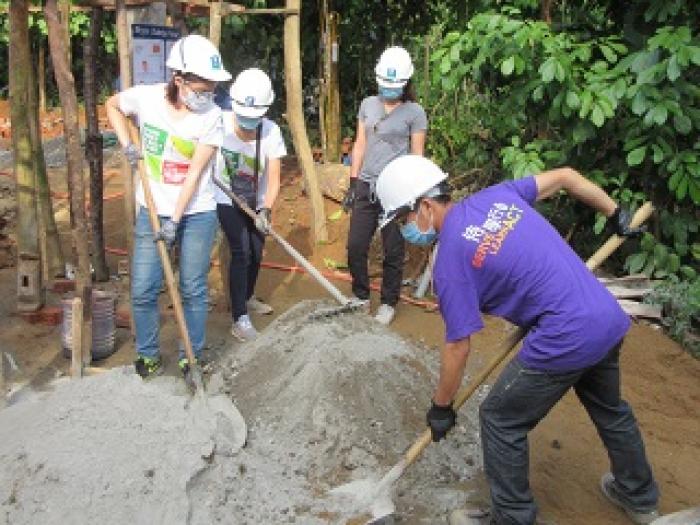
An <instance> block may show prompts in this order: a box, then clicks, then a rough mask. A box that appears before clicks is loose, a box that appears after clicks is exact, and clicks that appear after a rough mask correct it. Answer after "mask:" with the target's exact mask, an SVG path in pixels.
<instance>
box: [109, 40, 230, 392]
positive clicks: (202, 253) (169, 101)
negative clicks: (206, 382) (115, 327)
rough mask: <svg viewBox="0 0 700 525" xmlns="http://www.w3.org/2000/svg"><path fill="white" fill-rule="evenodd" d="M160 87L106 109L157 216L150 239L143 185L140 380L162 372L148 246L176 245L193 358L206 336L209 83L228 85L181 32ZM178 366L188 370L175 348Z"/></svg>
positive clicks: (200, 43)
mask: <svg viewBox="0 0 700 525" xmlns="http://www.w3.org/2000/svg"><path fill="white" fill-rule="evenodd" d="M166 65H167V67H168V68H170V69H172V70H173V76H172V78H171V79H170V81H169V82H168V83H167V84H155V85H141V86H134V87H132V88H129V89H127V90H125V91H122V92H120V93H117V94H116V95H114V96H112V97H111V98H110V99H109V100H108V101H107V105H106V109H107V116H108V118H109V120H110V122H111V124H112V126H113V127H114V130H115V132H116V134H117V137H118V138H119V142H120V143H121V145H122V147H123V148H124V154H125V155H126V157H127V158H128V159H129V162H130V163H131V164H132V166H134V167H135V166H136V164H137V162H138V160H139V159H141V158H143V162H144V166H145V169H146V176H147V177H148V179H149V183H150V189H151V192H152V193H153V198H154V201H155V205H156V208H157V213H158V216H159V217H160V227H161V229H160V232H159V234H158V236H157V238H156V237H155V236H154V235H153V230H152V228H151V224H150V221H149V216H148V211H147V210H146V208H145V207H146V202H145V199H144V195H143V188H142V187H141V185H140V184H139V187H138V190H137V193H136V201H137V203H138V204H139V209H138V213H137V217H136V225H135V231H134V253H133V260H132V268H131V307H132V310H133V314H134V323H135V329H136V330H135V331H136V362H135V365H136V371H137V372H138V373H139V375H141V377H143V378H148V377H151V376H153V375H155V374H158V373H159V372H161V370H162V366H161V359H160V349H159V311H158V295H159V293H160V289H161V284H162V281H163V269H162V266H161V262H160V259H159V257H158V252H157V247H156V244H155V241H156V240H158V239H162V240H164V241H165V242H166V243H167V245H168V246H169V247H172V246H173V245H174V244H175V242H179V244H180V261H179V262H180V264H179V267H180V293H181V296H182V302H183V309H184V312H185V321H186V323H187V331H188V333H189V336H190V340H191V342H192V349H193V351H194V354H195V357H196V358H197V359H199V358H200V357H201V354H202V349H203V348H204V344H205V338H206V322H207V313H208V301H207V300H208V289H207V275H208V273H209V254H210V252H211V247H212V244H213V241H214V235H215V232H216V201H215V200H214V192H213V189H212V184H211V170H212V158H213V157H214V154H215V153H216V150H217V148H219V147H220V146H221V143H222V140H223V121H222V118H221V110H220V109H219V108H218V107H217V106H216V105H215V104H214V103H213V98H214V89H215V87H216V83H217V82H223V81H226V80H230V78H231V75H230V74H229V73H228V72H227V71H226V70H225V69H224V68H223V65H222V62H221V55H220V54H219V51H218V50H217V49H216V47H215V46H214V45H213V44H212V43H211V42H210V41H209V40H207V39H206V38H204V37H202V36H199V35H189V36H187V37H184V38H182V39H180V40H178V41H177V42H176V43H175V44H174V45H173V47H172V49H171V51H170V54H169V56H168V60H167V62H166ZM130 116H134V117H136V120H137V121H138V123H139V128H140V132H141V148H140V149H139V148H138V147H137V146H136V145H134V144H133V143H132V142H131V140H130V138H129V132H128V127H127V119H128V117H130ZM179 365H180V369H181V370H182V372H183V374H184V375H185V379H187V378H188V374H189V366H188V363H187V359H185V356H184V352H183V348H182V345H181V348H180V356H179Z"/></svg>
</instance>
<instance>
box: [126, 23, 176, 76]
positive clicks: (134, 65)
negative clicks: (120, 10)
mask: <svg viewBox="0 0 700 525" xmlns="http://www.w3.org/2000/svg"><path fill="white" fill-rule="evenodd" d="M179 38H180V31H179V30H178V29H175V28H173V27H166V26H157V25H151V24H132V25H131V41H132V54H131V56H132V59H131V71H132V75H133V77H132V78H133V85H138V84H160V83H162V82H167V81H168V79H169V78H170V75H171V74H172V72H171V71H170V69H168V68H166V67H165V60H166V58H167V56H168V53H169V52H170V48H171V47H173V44H174V43H175V41H176V40H177V39H179Z"/></svg>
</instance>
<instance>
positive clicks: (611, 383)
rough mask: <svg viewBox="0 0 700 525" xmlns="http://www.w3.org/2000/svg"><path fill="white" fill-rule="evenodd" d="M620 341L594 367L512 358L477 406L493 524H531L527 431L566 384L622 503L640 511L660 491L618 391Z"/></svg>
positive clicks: (651, 503) (532, 509) (533, 513)
mask: <svg viewBox="0 0 700 525" xmlns="http://www.w3.org/2000/svg"><path fill="white" fill-rule="evenodd" d="M620 346H621V343H620V344H618V345H617V346H615V347H614V348H613V349H612V350H611V351H610V352H609V353H608V355H607V356H606V357H605V358H603V359H602V360H601V361H600V362H598V363H597V364H595V365H594V366H592V367H590V368H586V369H583V370H577V371H574V372H567V373H552V372H545V371H541V370H533V369H528V368H525V367H524V366H523V365H522V364H521V363H520V362H519V361H518V359H517V357H516V358H515V359H513V360H512V361H511V362H510V363H509V364H508V365H507V366H506V368H505V369H504V370H503V372H502V373H501V375H500V377H499V378H498V380H497V381H496V384H494V386H493V388H492V389H491V392H490V393H489V395H488V396H487V397H486V399H485V400H484V402H483V403H482V404H481V407H480V409H479V416H480V421H481V441H482V447H483V452H484V470H485V472H486V477H487V478H488V481H489V485H490V488H491V511H492V513H491V516H492V523H496V524H499V525H501V524H503V525H505V524H508V525H526V524H528V525H529V524H532V523H535V516H536V514H537V506H536V504H535V500H534V499H533V497H532V492H530V483H529V481H528V470H529V457H528V456H529V451H528V441H527V434H528V432H530V430H532V429H533V428H535V426H536V425H537V423H539V421H540V420H541V419H542V418H543V417H544V416H546V415H547V413H548V412H549V411H550V409H551V408H552V407H553V406H554V405H555V404H556V403H557V401H559V400H560V399H561V398H562V396H563V395H564V394H565V393H566V392H567V391H568V390H569V388H571V387H573V388H574V391H575V392H576V395H577V396H578V398H579V400H580V401H581V403H582V404H583V406H584V407H585V408H586V410H587V411H588V415H589V416H590V418H591V420H592V421H593V423H594V424H595V426H596V428H597V430H598V434H599V435H600V437H601V439H602V440H603V444H604V445H605V448H606V449H607V451H608V456H609V458H610V464H611V470H612V473H613V475H614V476H615V480H616V485H617V487H619V488H620V491H621V493H622V495H623V497H624V498H625V499H626V503H628V504H629V505H630V506H631V507H632V508H635V509H638V510H640V511H641V510H647V509H649V510H650V509H652V508H654V507H656V503H657V501H658V498H659V492H658V488H657V486H656V483H655V481H654V478H653V476H652V472H651V467H650V466H649V462H648V461H647V458H646V454H645V452H644V443H643V442H642V436H641V434H640V432H639V427H638V426H637V421H636V419H635V417H634V414H633V413H632V409H631V408H630V406H629V405H628V404H627V403H626V402H625V401H624V400H623V399H622V398H621V397H620V367H619V357H620ZM601 474H602V473H601Z"/></svg>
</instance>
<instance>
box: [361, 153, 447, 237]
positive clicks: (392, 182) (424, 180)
mask: <svg viewBox="0 0 700 525" xmlns="http://www.w3.org/2000/svg"><path fill="white" fill-rule="evenodd" d="M445 179H447V173H445V172H444V171H442V170H441V169H440V168H439V167H438V165H437V164H435V163H434V162H433V161H432V160H429V159H426V158H425V157H423V156H421V155H403V156H401V157H397V158H395V159H394V160H392V161H391V162H390V163H389V164H387V165H386V166H385V167H384V169H383V170H382V172H381V173H380V174H379V178H378V179H377V186H376V188H375V191H376V193H377V198H379V202H380V204H381V205H382V208H383V209H384V214H383V216H382V220H381V223H380V225H379V228H383V227H384V226H386V225H387V224H388V223H389V222H391V221H392V220H393V219H394V217H395V216H396V213H397V212H398V211H399V210H400V209H401V208H403V207H405V206H408V207H410V208H413V206H414V205H415V203H416V201H417V200H418V199H419V198H420V197H431V196H432V197H434V196H436V195H439V194H442V193H444V192H443V191H441V190H440V189H439V188H438V186H439V184H440V183H441V182H442V181H444V180H445Z"/></svg>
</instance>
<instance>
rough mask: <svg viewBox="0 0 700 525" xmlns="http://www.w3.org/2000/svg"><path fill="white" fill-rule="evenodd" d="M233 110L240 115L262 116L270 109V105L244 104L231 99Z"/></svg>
mask: <svg viewBox="0 0 700 525" xmlns="http://www.w3.org/2000/svg"><path fill="white" fill-rule="evenodd" d="M231 108H232V109H233V112H234V113H236V114H237V115H240V116H242V117H251V118H257V117H262V116H263V115H264V114H265V113H267V111H268V110H269V109H270V106H244V105H242V104H239V103H238V102H236V101H235V100H233V99H231Z"/></svg>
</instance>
